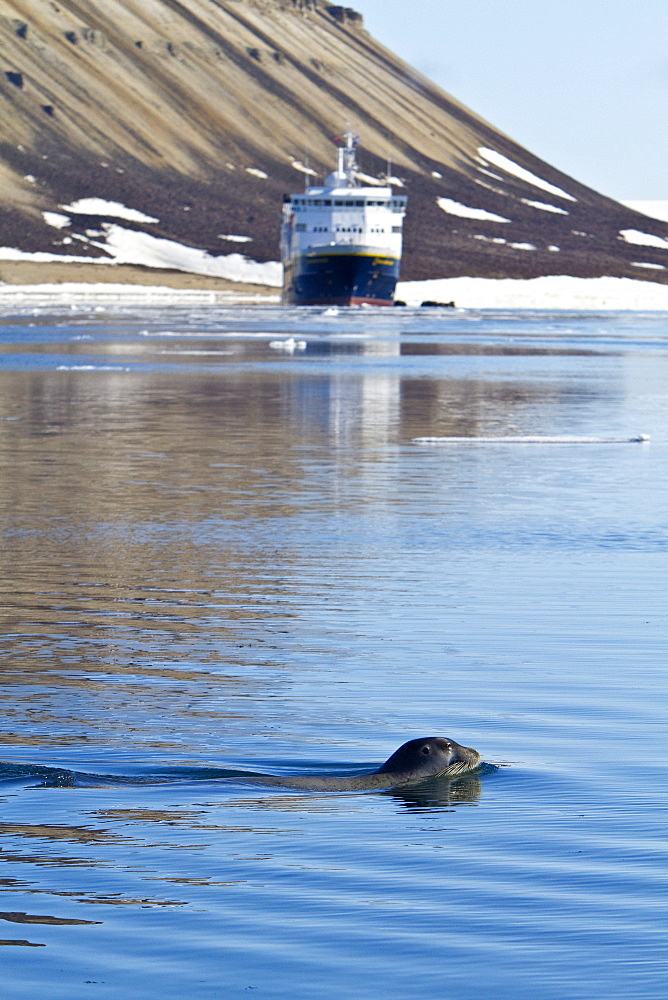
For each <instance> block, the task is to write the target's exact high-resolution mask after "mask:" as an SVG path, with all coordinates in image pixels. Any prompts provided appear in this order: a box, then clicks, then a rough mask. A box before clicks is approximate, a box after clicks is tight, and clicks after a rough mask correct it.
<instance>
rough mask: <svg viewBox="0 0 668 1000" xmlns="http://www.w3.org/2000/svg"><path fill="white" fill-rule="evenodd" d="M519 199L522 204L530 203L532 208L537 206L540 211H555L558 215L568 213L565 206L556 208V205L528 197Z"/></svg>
mask: <svg viewBox="0 0 668 1000" xmlns="http://www.w3.org/2000/svg"><path fill="white" fill-rule="evenodd" d="M520 201H521V202H522V203H523V204H524V205H530V206H531V207H532V208H539V209H540V210H541V211H542V212H556V213H557V214H558V215H568V214H569V213H568V212H567V211H566V209H565V208H557V206H556V205H548V204H547V202H544V201H531V199H530V198H520Z"/></svg>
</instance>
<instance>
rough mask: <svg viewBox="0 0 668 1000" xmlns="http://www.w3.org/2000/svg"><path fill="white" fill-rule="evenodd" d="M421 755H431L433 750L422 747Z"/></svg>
mask: <svg viewBox="0 0 668 1000" xmlns="http://www.w3.org/2000/svg"><path fill="white" fill-rule="evenodd" d="M420 753H423V754H430V753H431V749H430V747H422V750H420Z"/></svg>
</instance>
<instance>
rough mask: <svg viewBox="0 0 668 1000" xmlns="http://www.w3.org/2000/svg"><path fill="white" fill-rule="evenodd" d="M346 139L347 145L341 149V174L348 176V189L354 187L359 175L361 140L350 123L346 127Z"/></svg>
mask: <svg viewBox="0 0 668 1000" xmlns="http://www.w3.org/2000/svg"><path fill="white" fill-rule="evenodd" d="M344 138H345V140H346V144H345V146H343V147H342V148H339V163H340V164H341V167H342V168H343V169H342V171H341V172H342V173H344V174H345V176H346V187H354V186H355V175H356V173H357V144H358V142H359V141H360V140H359V136H358V135H355V134H354V132H353V130H352V129H351V127H350V123H348V125H347V127H346V131H345V135H344Z"/></svg>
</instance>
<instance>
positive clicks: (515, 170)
mask: <svg viewBox="0 0 668 1000" xmlns="http://www.w3.org/2000/svg"><path fill="white" fill-rule="evenodd" d="M478 153H479V159H480V160H482V162H483V163H486V164H489V163H491V164H492V165H493V166H495V167H498V168H500V169H501V170H505V172H506V173H507V174H512V175H513V177H517V178H518V180H521V181H525V182H526V183H527V184H531V185H532V187H537V188H540V189H541V190H542V191H547V192H548V193H549V194H555V195H557V197H558V198H566V199H567V200H568V201H577V198H574V197H573V195H572V194H568V192H567V191H563V190H562V189H561V188H559V187H556V186H555V185H554V184H550V183H549V182H548V181H544V180H543V178H542V177H538V176H537V175H536V174H532V173H531V171H530V170H525V168H524V167H520V165H519V164H518V163H515V162H514V161H513V160H509V159H508V157H507V156H504V155H503V153H497V152H496V150H495V149H489V148H488V147H487V146H480V147H479V148H478Z"/></svg>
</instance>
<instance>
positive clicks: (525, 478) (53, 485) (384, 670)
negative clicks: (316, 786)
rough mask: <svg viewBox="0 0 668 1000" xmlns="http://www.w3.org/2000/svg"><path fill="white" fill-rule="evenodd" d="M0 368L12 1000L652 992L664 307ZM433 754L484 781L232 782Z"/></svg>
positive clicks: (224, 327)
mask: <svg viewBox="0 0 668 1000" xmlns="http://www.w3.org/2000/svg"><path fill="white" fill-rule="evenodd" d="M0 338H1V339H0V351H1V352H2V353H1V354H0V498H1V502H2V508H3V534H2V543H1V544H2V551H1V555H0V558H1V561H2V566H3V588H2V589H3V595H2V601H3V605H4V608H5V612H4V623H3V629H2V659H1V660H0V663H1V665H2V670H1V672H0V680H1V681H2V683H1V685H0V697H1V698H2V721H1V722H0V832H1V834H2V837H1V843H0V846H1V852H0V859H1V860H2V861H3V862H4V864H3V865H2V866H1V867H0V890H1V892H0V911H1V912H0V944H2V945H3V946H4V947H3V948H2V950H1V952H0V956H1V959H2V966H3V983H4V984H5V986H4V987H3V990H7V991H8V992H6V993H5V995H6V996H8V998H10V1000H24V998H31V1000H32V998H34V997H45V998H46V1000H61V998H62V1000H79V998H86V1000H87V998H101V1000H106V998H109V1000H130V998H138V1000H139V998H142V1000H146V998H154V997H155V998H158V997H159V998H161V1000H163V998H164V1000H171V998H174V1000H176V998H179V1000H181V998H183V997H184V996H187V997H189V998H191V1000H205V998H206V1000H208V998H225V1000H227V998H236V997H239V998H241V997H245V996H255V997H257V998H258V1000H259V998H268V1000H279V998H281V1000H282V998H289V1000H302V998H303V1000H312V998H313V1000H318V998H322V1000H339V998H341V997H360V998H369V1000H395V998H396V1000H406V998H407V997H420V998H421V1000H450V998H451V1000H525V998H526V1000H529V998H531V1000H536V998H540V1000H576V998H578V1000H579V998H582V1000H598V998H605V1000H618V998H619V1000H620V998H631V997H632V998H639V1000H640V998H642V1000H658V998H659V997H662V996H665V995H666V991H667V990H668V971H667V969H668V965H667V962H668V943H667V936H666V917H665V909H666V903H665V900H666V889H667V888H668V886H667V882H668V878H667V873H668V845H667V842H666V829H667V827H668V785H667V782H666V777H667V773H666V772H667V766H666V753H665V748H666V736H667V715H666V710H667V708H668V697H667V684H666V673H667V661H668V657H667V655H666V647H667V638H668V628H667V619H666V593H667V584H668V574H667V569H668V532H667V528H668V499H667V498H668V316H667V315H665V314H633V313H619V314H609V313H599V314H595V313H540V312H523V313H519V312H518V313H513V312H483V313H475V312H455V311H453V310H422V311H420V310H378V311H377V312H376V311H375V310H368V311H367V310H353V311H346V310H341V311H340V312H339V313H338V314H329V313H326V312H324V311H323V310H317V309H303V310H282V309H278V308H237V309H234V308H223V307H214V306H210V307H197V308H186V307H184V308H176V307H170V308H169V309H165V308H159V307H155V308H145V307H141V308H140V307H137V308H131V307H126V308H121V307H119V308H117V309H115V310H112V311H108V310H107V311H99V310H97V311H96V310H86V309H84V308H78V309H67V310H65V309H64V308H59V309H58V308H52V309H49V308H48V307H46V306H42V307H38V308H30V307H28V306H24V307H23V308H22V310H21V311H18V310H17V314H16V315H13V316H7V317H5V318H4V319H2V320H0ZM639 433H644V434H649V435H650V436H651V440H650V442H649V443H648V444H630V443H619V444H612V443H594V444H592V443H589V444H560V445H555V444H552V445H521V444H517V443H514V444H489V443H476V440H475V439H476V438H480V437H490V436H512V435H577V436H582V435H585V436H599V437H622V438H628V437H631V436H633V435H636V434H639ZM419 436H464V437H469V438H471V441H470V443H464V444H457V445H454V444H451V445H444V446H443V445H442V446H439V445H434V446H420V445H416V444H414V443H413V438H415V437H419ZM428 735H445V736H451V737H454V738H455V739H456V740H458V741H459V742H462V743H464V744H466V745H469V746H473V747H476V748H477V749H478V750H480V752H481V753H482V754H483V758H484V760H485V761H486V762H487V763H488V764H489V765H495V766H488V767H485V768H483V769H482V770H481V771H480V772H479V773H478V774H476V775H474V776H472V777H469V778H466V779H462V780H461V781H459V782H456V783H451V784H448V783H447V782H443V781H440V782H439V781H435V782H432V783H430V784H427V785H425V786H423V787H415V788H413V789H404V791H403V792H400V791H395V792H363V793H338V794H333V793H323V792H297V791H291V790H289V789H285V788H271V787H268V788H266V789H265V788H263V787H260V786H257V785H253V784H252V783H248V782H246V783H245V782H244V772H267V773H282V774H290V773H298V774H304V773H309V772H310V771H313V772H316V773H321V772H336V771H337V770H345V769H347V768H355V767H357V768H362V767H365V766H366V767H369V768H371V767H373V766H377V765H378V764H379V763H380V762H381V761H383V760H384V759H385V758H386V757H388V756H389V754H390V753H391V752H392V751H393V750H394V749H395V748H396V747H397V746H399V744H401V743H403V742H404V741H405V740H407V739H411V738H413V737H417V736H428ZM240 772H241V773H240Z"/></svg>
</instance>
